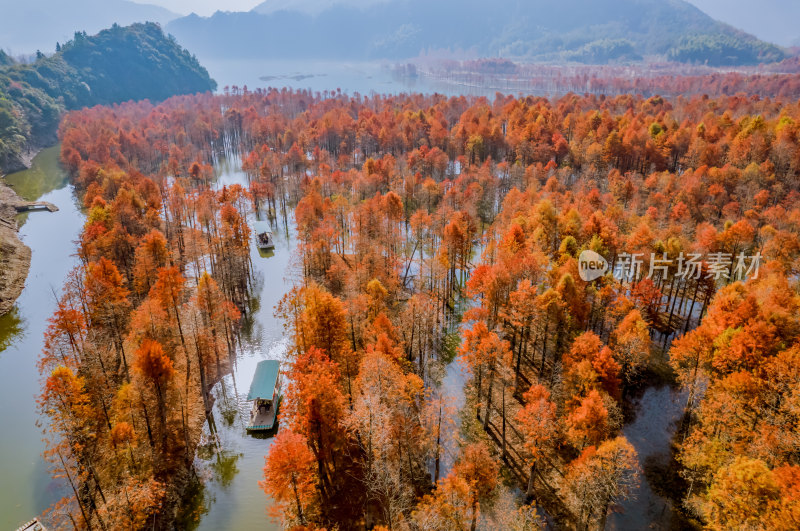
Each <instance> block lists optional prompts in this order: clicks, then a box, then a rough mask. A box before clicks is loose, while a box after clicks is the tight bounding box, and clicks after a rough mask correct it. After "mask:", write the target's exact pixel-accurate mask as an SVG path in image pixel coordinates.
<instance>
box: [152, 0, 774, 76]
mask: <svg viewBox="0 0 800 531" xmlns="http://www.w3.org/2000/svg"><path fill="white" fill-rule="evenodd" d="M332 28H333V29H332ZM167 29H168V31H169V32H170V33H172V34H173V35H175V36H176V37H177V38H178V39H179V41H180V42H181V43H182V44H184V45H185V46H187V47H189V48H190V49H192V50H193V51H195V53H197V54H198V56H199V57H201V58H203V57H208V58H233V57H235V58H267V59H269V58H284V59H330V60H364V59H392V60H394V59H403V58H410V57H415V56H417V55H419V54H420V53H421V52H424V51H427V50H450V51H456V50H461V51H466V52H470V53H472V54H474V55H477V56H483V57H497V56H502V57H507V58H514V59H524V60H533V61H554V62H555V61H558V62H563V61H577V62H583V63H594V64H604V63H607V62H615V61H616V62H627V61H638V60H641V59H642V58H645V57H656V58H667V59H671V60H676V61H681V62H698V63H706V62H707V63H708V64H711V65H717V66H722V65H725V66H727V65H745V64H758V63H762V62H764V63H769V62H774V61H779V60H781V59H783V58H784V57H785V53H784V51H783V50H782V49H781V48H779V47H777V46H775V45H772V44H769V43H766V42H763V41H760V40H758V39H756V38H755V37H753V36H751V35H748V34H746V33H744V32H742V31H739V30H736V29H734V28H732V27H730V26H728V25H726V24H723V23H721V22H718V21H715V20H714V19H712V18H711V17H709V16H708V15H706V14H705V13H703V12H702V11H700V10H699V9H698V8H696V7H694V6H693V5H691V4H689V3H687V2H685V1H683V0H562V1H559V2H553V1H552V0H529V1H522V0H498V1H496V2H493V3H482V4H479V5H478V4H473V3H462V2H460V1H458V0H441V1H437V2H431V1H430V0H385V1H377V2H376V1H374V0H373V1H370V0H290V1H289V2H288V3H282V4H279V3H278V2H277V1H276V0H267V1H266V2H264V3H262V4H260V5H259V6H256V7H255V8H254V9H253V10H252V11H250V12H246V13H241V12H239V13H231V12H224V13H223V12H217V13H215V14H214V15H213V16H211V17H199V16H197V15H190V16H188V17H184V18H179V19H176V20H174V21H172V22H170V23H169V25H168V26H167Z"/></svg>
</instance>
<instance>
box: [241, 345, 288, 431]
mask: <svg viewBox="0 0 800 531" xmlns="http://www.w3.org/2000/svg"><path fill="white" fill-rule="evenodd" d="M280 368H281V364H280V362H279V361H277V360H264V361H260V362H258V366H256V373H255V375H254V376H253V381H252V382H251V383H250V392H249V393H247V400H252V401H253V409H252V410H251V411H250V421H249V422H248V424H247V431H269V430H271V429H272V428H273V427H275V420H276V419H277V417H278V403H279V402H280V398H281V371H280Z"/></svg>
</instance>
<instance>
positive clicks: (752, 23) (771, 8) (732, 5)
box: [688, 0, 800, 46]
mask: <svg viewBox="0 0 800 531" xmlns="http://www.w3.org/2000/svg"><path fill="white" fill-rule="evenodd" d="M688 1H689V2H691V3H692V4H694V5H695V6H697V7H698V8H700V9H701V10H702V11H703V12H705V13H706V14H708V15H709V16H712V17H714V18H715V19H717V20H720V21H722V22H725V23H726V24H730V25H731V26H734V27H736V28H740V29H742V30H744V31H746V32H748V33H752V34H753V35H755V36H756V37H758V38H759V39H763V40H765V41H768V42H774V43H775V44H780V45H781V46H791V45H792V44H793V43H794V42H796V41H797V40H798V39H799V38H800V28H798V24H797V23H798V21H800V2H798V1H797V0H758V1H753V0H688Z"/></svg>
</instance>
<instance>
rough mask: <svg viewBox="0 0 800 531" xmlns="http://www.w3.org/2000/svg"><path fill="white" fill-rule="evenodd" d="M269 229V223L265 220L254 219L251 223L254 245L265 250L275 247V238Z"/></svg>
mask: <svg viewBox="0 0 800 531" xmlns="http://www.w3.org/2000/svg"><path fill="white" fill-rule="evenodd" d="M269 229H270V227H269V223H267V222H266V221H256V222H255V223H253V232H255V235H256V246H257V247H258V248H259V249H263V250H265V251H266V250H269V249H274V248H275V240H274V239H273V237H272V231H271V230H269Z"/></svg>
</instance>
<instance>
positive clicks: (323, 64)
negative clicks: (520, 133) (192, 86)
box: [200, 58, 495, 97]
mask: <svg viewBox="0 0 800 531" xmlns="http://www.w3.org/2000/svg"><path fill="white" fill-rule="evenodd" d="M200 62H201V63H202V64H203V66H205V67H206V68H207V69H208V73H209V74H210V75H211V77H212V78H214V79H215V80H216V81H217V84H218V87H217V88H218V90H219V91H220V92H222V90H223V89H224V88H225V87H226V86H234V85H236V86H238V87H243V86H247V88H248V89H249V90H254V89H256V88H266V87H291V88H294V89H310V90H312V91H314V92H323V91H329V92H335V91H336V90H337V89H341V91H342V92H345V93H348V94H353V93H356V92H358V93H359V94H361V95H370V94H372V93H377V94H398V93H401V92H421V93H424V94H432V93H439V94H444V95H447V96H459V95H462V94H465V95H471V96H487V97H494V94H495V90H494V89H483V88H479V87H471V86H465V85H456V84H452V83H445V82H439V81H436V80H433V79H429V78H425V77H422V76H419V77H416V78H405V77H400V76H396V75H394V74H393V72H392V66H393V64H392V63H388V62H329V61H281V60H259V59H225V60H221V59H213V58H200Z"/></svg>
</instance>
